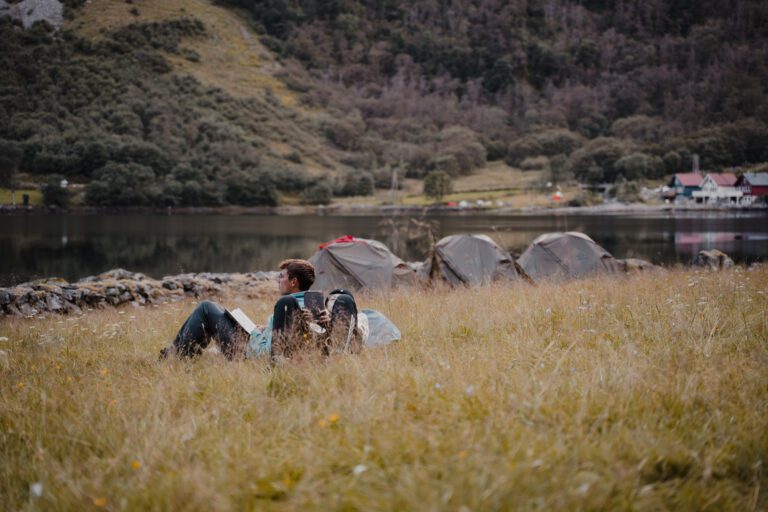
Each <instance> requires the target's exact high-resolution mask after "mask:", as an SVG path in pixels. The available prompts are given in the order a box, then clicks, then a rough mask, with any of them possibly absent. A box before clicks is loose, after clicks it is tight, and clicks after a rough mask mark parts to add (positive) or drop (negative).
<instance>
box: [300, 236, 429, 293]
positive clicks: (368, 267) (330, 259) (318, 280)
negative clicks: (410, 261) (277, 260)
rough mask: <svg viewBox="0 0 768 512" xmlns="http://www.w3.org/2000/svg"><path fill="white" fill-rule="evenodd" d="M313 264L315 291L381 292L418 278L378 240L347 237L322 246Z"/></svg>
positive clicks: (313, 286) (313, 258) (313, 288)
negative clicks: (337, 289)
mask: <svg viewBox="0 0 768 512" xmlns="http://www.w3.org/2000/svg"><path fill="white" fill-rule="evenodd" d="M309 261H310V263H312V265H314V266H315V282H314V284H313V285H312V290H321V291H324V292H329V291H331V290H333V289H336V288H346V289H349V290H381V289H389V288H392V287H394V286H397V285H399V284H404V283H408V282H412V281H413V280H414V279H415V273H414V271H413V270H412V269H411V268H410V267H409V266H408V265H407V264H406V263H405V262H404V261H403V260H401V259H400V258H398V257H397V256H395V255H394V254H392V252H390V250H389V249H388V248H387V246H386V245H384V244H383V243H381V242H378V241H376V240H367V239H364V238H355V237H352V236H344V237H342V238H338V239H336V240H334V241H332V242H329V243H326V244H323V245H321V246H320V249H319V250H318V251H317V252H316V253H315V254H314V255H312V257H311V258H309Z"/></svg>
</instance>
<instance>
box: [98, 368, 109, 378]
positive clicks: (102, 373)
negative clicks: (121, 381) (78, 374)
mask: <svg viewBox="0 0 768 512" xmlns="http://www.w3.org/2000/svg"><path fill="white" fill-rule="evenodd" d="M99 373H100V374H101V375H102V377H106V376H107V374H108V373H109V370H107V369H106V368H102V369H101V370H99Z"/></svg>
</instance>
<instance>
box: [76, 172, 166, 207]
mask: <svg viewBox="0 0 768 512" xmlns="http://www.w3.org/2000/svg"><path fill="white" fill-rule="evenodd" d="M161 196H162V194H161V191H160V187H158V186H157V184H156V183H155V173H154V171H153V170H152V169H151V168H150V167H147V166H144V165H141V164H135V163H127V164H123V163H117V162H110V163H108V164H107V165H105V166H104V167H102V168H101V169H99V170H98V171H96V173H95V175H94V181H92V182H91V183H90V184H89V185H88V188H87V190H86V195H85V201H86V202H87V203H88V204H92V205H95V206H149V205H152V204H155V202H156V201H157V200H158V199H159V198H160V197H161Z"/></svg>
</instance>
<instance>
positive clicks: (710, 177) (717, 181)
mask: <svg viewBox="0 0 768 512" xmlns="http://www.w3.org/2000/svg"><path fill="white" fill-rule="evenodd" d="M736 180H737V178H736V175H735V174H733V173H732V172H723V173H709V174H707V175H706V176H705V177H704V180H702V182H701V190H699V191H696V192H693V194H692V196H693V198H694V199H695V200H696V202H697V203H711V202H720V203H738V202H740V201H741V197H742V196H743V195H744V193H743V192H742V191H741V189H740V188H738V187H736Z"/></svg>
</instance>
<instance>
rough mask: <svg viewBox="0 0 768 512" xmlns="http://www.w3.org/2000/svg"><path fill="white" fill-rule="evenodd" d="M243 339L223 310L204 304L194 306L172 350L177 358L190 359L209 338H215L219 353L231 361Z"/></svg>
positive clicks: (208, 303)
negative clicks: (217, 342)
mask: <svg viewBox="0 0 768 512" xmlns="http://www.w3.org/2000/svg"><path fill="white" fill-rule="evenodd" d="M246 337H247V334H246V333H245V331H244V330H243V329H242V328H241V327H240V326H239V325H238V324H237V322H235V321H234V320H233V319H232V318H231V317H230V316H229V315H228V314H227V311H226V310H225V309H224V308H223V307H221V306H220V305H218V304H216V303H215V302H211V301H209V300H206V301H203V302H201V303H200V304H198V306H197V307H196V308H195V310H194V311H192V314H191V315H189V318H187V320H186V321H185V322H184V323H183V324H182V326H181V329H179V332H178V334H176V338H175V339H174V340H173V345H172V346H173V350H174V351H175V352H176V354H178V356H179V357H194V356H197V355H199V354H201V353H202V352H203V350H205V348H206V347H207V346H208V344H209V343H210V341H211V338H216V339H217V340H218V341H219V346H220V347H221V352H222V353H223V354H224V355H225V356H226V357H228V358H229V359H232V358H233V357H235V355H236V354H237V353H238V352H239V351H240V349H241V347H240V345H241V344H242V341H240V340H245V339H246ZM238 341H240V343H238Z"/></svg>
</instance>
